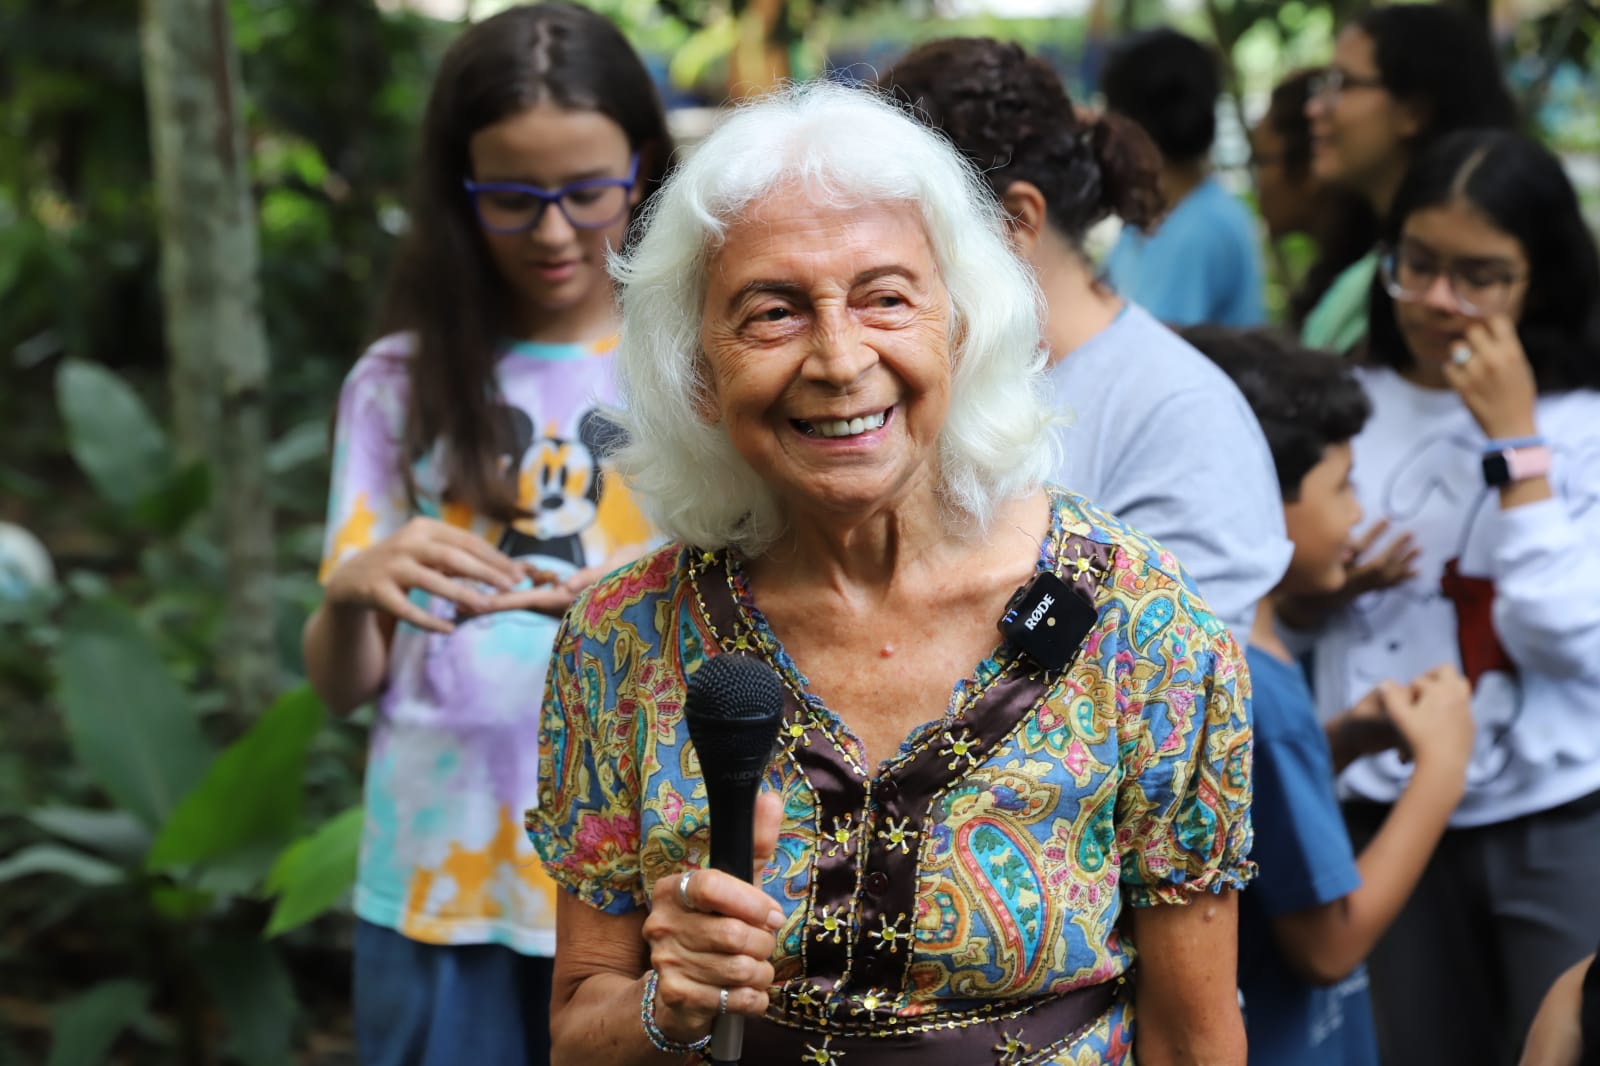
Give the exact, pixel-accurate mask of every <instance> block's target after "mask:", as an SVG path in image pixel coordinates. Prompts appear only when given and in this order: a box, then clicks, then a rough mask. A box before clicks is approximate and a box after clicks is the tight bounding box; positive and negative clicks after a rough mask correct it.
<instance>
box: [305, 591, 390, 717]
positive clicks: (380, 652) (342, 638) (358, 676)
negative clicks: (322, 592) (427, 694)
mask: <svg viewBox="0 0 1600 1066" xmlns="http://www.w3.org/2000/svg"><path fill="white" fill-rule="evenodd" d="M300 647H301V650H302V651H303V652H304V654H305V660H306V677H307V679H308V680H309V681H310V682H311V687H312V689H313V690H315V691H316V693H317V695H318V696H321V697H322V701H323V702H324V703H326V704H327V705H328V707H329V709H330V710H332V711H333V712H334V713H335V714H348V713H350V712H351V711H353V710H355V709H356V708H357V707H360V706H362V705H363V704H365V703H369V702H371V701H372V700H373V699H374V698H376V696H377V695H378V693H379V692H381V691H383V685H384V682H385V681H386V680H387V679H388V676H389V642H388V640H387V638H386V636H385V634H384V632H383V627H382V625H381V623H380V618H379V615H378V612H376V611H374V610H372V609H371V608H367V607H349V606H340V605H334V604H329V603H328V602H327V601H323V602H322V603H321V604H319V605H318V606H317V609H316V610H315V611H313V612H311V617H310V618H308V619H306V624H305V628H304V630H302V631H301V635H300Z"/></svg>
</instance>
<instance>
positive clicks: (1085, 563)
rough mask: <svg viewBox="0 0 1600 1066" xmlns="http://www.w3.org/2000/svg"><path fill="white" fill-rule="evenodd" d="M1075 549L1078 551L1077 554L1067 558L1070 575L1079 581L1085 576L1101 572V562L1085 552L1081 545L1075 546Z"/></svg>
mask: <svg viewBox="0 0 1600 1066" xmlns="http://www.w3.org/2000/svg"><path fill="white" fill-rule="evenodd" d="M1073 550H1074V551H1075V552H1077V554H1076V555H1074V556H1073V557H1072V558H1071V559H1068V560H1067V567H1068V569H1069V571H1070V573H1069V574H1068V577H1070V578H1071V579H1072V580H1074V581H1078V580H1081V579H1083V578H1085V577H1089V576H1091V575H1095V574H1098V573H1100V570H1101V567H1100V564H1099V563H1098V562H1097V561H1095V558H1094V556H1092V555H1085V554H1083V548H1081V547H1077V548H1074V549H1073Z"/></svg>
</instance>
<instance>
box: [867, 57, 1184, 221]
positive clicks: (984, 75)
mask: <svg viewBox="0 0 1600 1066" xmlns="http://www.w3.org/2000/svg"><path fill="white" fill-rule="evenodd" d="M878 85H879V87H880V88H882V89H884V90H886V91H887V92H889V93H890V94H891V95H893V96H894V97H895V98H896V99H898V100H900V101H901V102H902V103H905V104H908V105H909V106H910V107H911V108H912V110H913V112H914V113H915V114H916V116H917V118H919V119H921V120H922V121H923V122H926V123H927V124H928V125H930V126H932V127H933V128H935V129H937V130H939V131H941V132H942V133H944V135H945V136H946V137H948V138H949V139H950V140H951V142H953V143H954V144H955V146H956V148H957V149H959V150H960V151H961V153H962V154H963V155H965V156H966V157H967V159H969V160H970V161H971V162H972V164H973V165H974V166H976V167H977V168H978V170H979V171H980V172H981V173H982V174H983V176H984V178H985V179H986V180H987V181H988V183H989V187H990V188H991V189H992V190H993V191H994V194H995V198H996V199H999V198H1000V197H1002V196H1004V195H1005V192H1006V189H1007V188H1009V187H1010V186H1011V184H1012V183H1013V182H1017V181H1026V182H1030V183H1032V184H1033V185H1035V186H1037V187H1038V189H1039V191H1040V192H1041V193H1043V194H1044V199H1045V204H1046V210H1047V213H1048V218H1049V221H1050V225H1051V226H1052V227H1054V228H1055V229H1056V230H1057V231H1059V232H1060V233H1061V234H1063V235H1064V236H1066V238H1067V239H1068V240H1070V241H1071V242H1072V243H1073V244H1074V245H1077V246H1081V245H1082V243H1083V239H1084V235H1085V234H1087V233H1088V231H1089V229H1090V227H1092V226H1093V225H1094V224H1095V223H1097V222H1099V221H1101V220H1102V219H1104V218H1107V217H1109V216H1111V215H1116V216H1117V217H1118V218H1120V219H1122V220H1123V221H1124V222H1125V223H1128V224H1129V225H1132V226H1135V227H1138V228H1141V229H1142V228H1144V227H1146V226H1148V225H1149V224H1150V223H1152V222H1154V221H1155V220H1156V218H1157V217H1158V216H1159V214H1160V210H1161V194H1160V190H1159V189H1158V187H1157V184H1156V183H1157V179H1158V178H1159V175H1160V170H1161V157H1160V154H1159V153H1158V152H1157V150H1156V147H1155V145H1154V144H1153V143H1151V141H1150V138H1149V137H1148V136H1146V134H1145V133H1144V131H1143V130H1141V129H1139V127H1138V126H1136V125H1134V124H1133V123H1132V122H1129V121H1127V120H1126V119H1123V118H1121V117H1119V116H1116V115H1102V116H1100V117H1098V118H1094V119H1085V118H1083V117H1080V116H1079V115H1078V113H1077V111H1076V110H1075V109H1074V108H1073V106H1072V100H1071V98H1070V97H1068V95H1067V90H1066V88H1065V87H1064V86H1063V85H1062V84H1061V79H1060V77H1059V76H1057V74H1056V72H1055V70H1054V69H1053V68H1052V67H1051V66H1050V64H1049V63H1048V62H1046V61H1045V60H1044V59H1042V58H1040V57H1039V56H1030V55H1029V54H1028V53H1027V52H1025V51H1023V50H1022V48H1021V47H1019V46H1018V45H1015V44H1010V43H1007V42H1003V41H997V40H994V39H992V38H988V37H947V38H944V39H942V40H937V41H931V42H929V43H928V44H925V45H922V46H921V47H919V48H916V49H914V50H913V51H911V52H910V53H908V54H907V55H906V56H905V57H904V58H902V59H901V60H900V61H899V62H898V63H896V64H895V65H894V66H893V67H891V68H890V69H889V70H888V71H886V72H885V73H884V74H883V75H882V76H881V77H879V79H878Z"/></svg>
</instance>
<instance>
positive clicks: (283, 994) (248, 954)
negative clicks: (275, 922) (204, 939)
mask: <svg viewBox="0 0 1600 1066" xmlns="http://www.w3.org/2000/svg"><path fill="white" fill-rule="evenodd" d="M195 963H196V964H197V965H198V966H199V968H200V973H201V975H202V976H203V977H204V978H205V982H206V986H207V987H208V988H209V989H210V990H211V994H212V996H213V997H215V999H216V1001H217V1006H218V1007H220V1008H221V1010H222V1016H223V1017H224V1018H225V1019H227V1022H228V1046H227V1050H228V1052H229V1053H230V1054H231V1055H232V1056H233V1057H234V1058H237V1059H238V1060H239V1061H241V1062H245V1063H248V1064H250V1066H288V1064H289V1063H291V1062H292V1061H293V1060H292V1059H291V1057H290V1049H291V1045H292V1043H293V1038H294V1026H295V1020H296V1019H297V1017H298V1016H299V1014H300V1004H299V1003H298V1002H297V1001H296V1000H295V997H294V981H293V980H292V979H291V978H290V976H289V971H288V970H287V969H286V968H285V966H284V964H283V960H282V959H281V958H279V956H278V952H277V949H276V948H274V947H273V946H272V945H271V944H266V943H263V942H262V941H260V940H258V939H256V938H255V937H250V936H242V935H236V936H232V937H227V938H224V939H220V940H215V941H213V942H212V943H209V944H207V945H205V946H204V947H202V948H201V949H200V950H199V952H198V953H197V955H196V957H195Z"/></svg>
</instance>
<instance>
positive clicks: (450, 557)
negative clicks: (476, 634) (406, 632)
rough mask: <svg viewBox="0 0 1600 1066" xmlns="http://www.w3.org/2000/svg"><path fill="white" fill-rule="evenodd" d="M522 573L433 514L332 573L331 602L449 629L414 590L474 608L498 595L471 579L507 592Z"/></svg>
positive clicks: (435, 628)
mask: <svg viewBox="0 0 1600 1066" xmlns="http://www.w3.org/2000/svg"><path fill="white" fill-rule="evenodd" d="M521 577H522V572H521V570H520V569H519V568H518V566H517V564H516V563H515V562H513V561H512V560H511V559H510V558H508V557H507V556H505V555H503V554H501V553H500V552H498V551H496V550H495V549H494V548H493V547H492V546H490V544H489V543H488V542H487V541H485V540H484V539H483V538H482V537H479V536H476V535H474V534H472V533H469V532H467V531H466V530H464V529H457V528H456V527H455V526H451V525H446V524H445V523H443V522H440V521H438V520H437V519H433V518H413V519H412V520H411V521H409V522H407V523H406V524H405V525H403V526H401V527H400V529H399V530H397V531H396V532H394V533H393V534H391V535H389V536H387V537H385V538H384V539H383V540H380V541H379V542H378V543H376V544H374V545H372V546H371V547H368V548H364V549H363V550H361V551H359V552H357V553H356V554H354V555H352V556H350V558H348V559H346V560H345V561H344V562H342V563H340V564H339V565H338V566H337V567H336V568H335V569H334V571H333V573H332V574H331V575H330V576H329V578H328V584H327V588H326V590H325V595H326V599H327V602H328V603H329V604H330V605H333V606H339V607H364V608H369V609H371V610H376V611H382V612H384V613H386V614H389V615H392V616H394V617H395V618H398V619H400V620H401V621H405V622H410V623H411V624H412V625H414V626H416V627H417V628H419V629H427V630H432V631H433V632H435V633H449V632H450V631H451V630H452V629H454V628H455V627H454V626H452V625H451V624H450V622H449V621H448V620H447V619H444V618H438V617H435V616H434V615H431V614H429V613H428V612H427V611H425V610H423V609H422V608H421V607H419V606H417V605H416V604H414V603H412V602H411V600H410V599H409V598H408V597H409V594H410V592H411V590H412V589H421V590H422V591H424V592H429V593H432V594H433V595H435V596H441V597H443V598H444V599H447V600H449V601H451V602H452V603H455V604H457V605H458V606H460V607H462V608H464V609H465V610H467V611H470V612H477V613H481V612H483V611H487V610H491V609H492V603H493V599H492V598H491V597H490V596H488V595H486V594H485V593H483V592H481V591H479V590H478V589H477V588H476V587H474V586H473V585H472V584H469V582H482V583H483V584H486V585H490V586H492V587H494V588H497V589H500V590H502V591H504V590H507V589H510V588H511V587H512V586H513V585H515V584H516V583H517V581H518V580H520V578H521Z"/></svg>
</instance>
